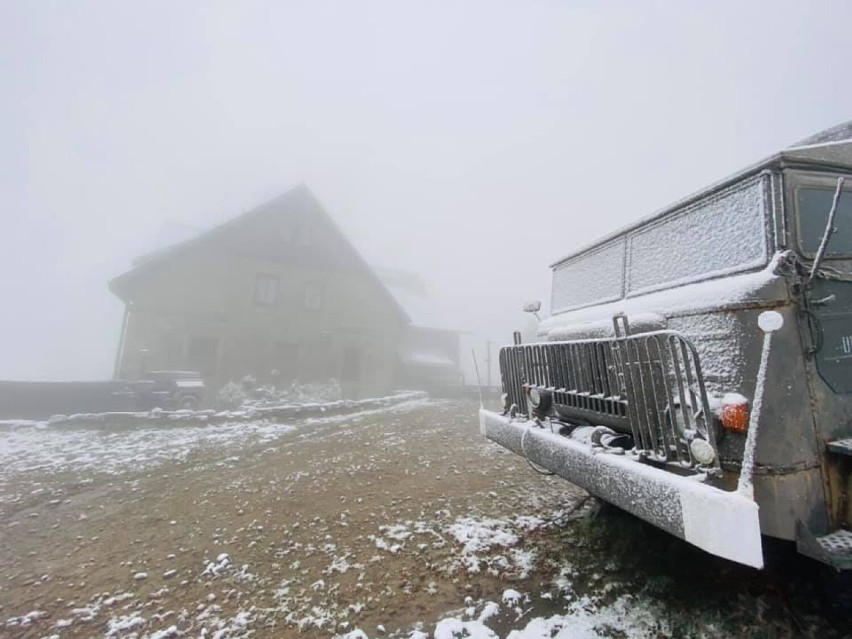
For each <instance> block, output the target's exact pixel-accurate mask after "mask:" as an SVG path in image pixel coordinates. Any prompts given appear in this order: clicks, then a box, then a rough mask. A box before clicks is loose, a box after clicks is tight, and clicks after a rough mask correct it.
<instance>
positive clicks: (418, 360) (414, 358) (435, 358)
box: [406, 351, 456, 368]
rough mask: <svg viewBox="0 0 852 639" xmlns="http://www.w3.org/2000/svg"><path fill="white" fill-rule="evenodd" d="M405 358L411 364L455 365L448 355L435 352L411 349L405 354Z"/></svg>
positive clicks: (453, 366)
mask: <svg viewBox="0 0 852 639" xmlns="http://www.w3.org/2000/svg"><path fill="white" fill-rule="evenodd" d="M406 359H407V360H408V361H409V362H411V363H412V364H422V365H424V366H450V367H452V368H455V367H456V363H455V362H454V361H453V360H451V359H450V358H449V357H447V356H446V355H441V354H439V353H435V352H426V351H412V352H411V353H408V354H407V356H406Z"/></svg>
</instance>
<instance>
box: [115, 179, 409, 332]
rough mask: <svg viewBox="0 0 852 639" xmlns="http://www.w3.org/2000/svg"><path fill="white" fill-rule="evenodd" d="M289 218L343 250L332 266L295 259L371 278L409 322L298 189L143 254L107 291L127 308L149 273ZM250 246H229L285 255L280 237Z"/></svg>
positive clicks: (258, 238)
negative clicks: (264, 221) (273, 219)
mask: <svg viewBox="0 0 852 639" xmlns="http://www.w3.org/2000/svg"><path fill="white" fill-rule="evenodd" d="M291 215H301V216H305V217H311V218H314V219H318V220H320V224H321V226H322V227H323V232H324V233H331V234H333V235H335V236H336V238H337V239H338V241H339V247H341V249H342V250H339V251H337V252H336V253H335V254H334V255H333V256H331V261H332V263H331V264H329V263H328V262H329V260H328V259H326V258H327V257H328V256H322V255H319V256H318V255H316V252H315V251H313V250H305V247H301V248H299V247H294V248H292V249H290V250H291V251H292V252H293V253H296V252H297V251H301V253H300V254H299V255H298V256H295V257H297V258H298V259H303V258H304V259H311V260H313V261H314V262H315V264H317V265H324V266H336V267H338V268H347V269H353V268H354V269H355V270H357V271H358V272H360V273H362V274H363V275H365V276H366V277H367V278H369V279H370V280H371V281H372V282H373V283H374V284H375V285H376V287H377V288H378V289H379V290H380V291H381V292H382V294H383V295H384V296H385V297H386V298H387V300H388V301H389V302H390V304H391V306H392V307H393V308H394V310H395V311H396V312H397V313H398V315H399V316H400V319H401V320H402V321H403V323H405V324H408V323H410V322H411V319H410V317H409V316H408V314H407V313H406V311H405V309H404V308H403V307H402V306H401V305H400V303H399V301H398V300H397V299H396V298H395V297H394V296H393V294H392V293H391V292H390V291H389V290H388V288H387V286H385V284H384V283H383V282H382V281H381V280H380V279H379V278H378V277H377V276H376V274H375V272H374V271H373V269H372V268H370V266H369V264H368V263H367V262H366V260H364V258H363V257H362V256H361V254H360V253H359V252H358V250H357V249H356V248H355V247H354V246H353V245H352V243H351V242H350V241H349V239H348V238H347V237H346V236H345V234H344V233H343V232H342V231H341V230H340V227H338V226H337V224H336V223H335V222H334V220H333V219H332V218H331V216H330V215H329V214H328V213H327V212H326V211H325V209H324V208H323V207H322V205H321V204H320V203H319V201H318V200H317V199H316V197H315V196H314V194H313V193H312V192H311V191H310V189H309V188H308V187H307V186H306V185H304V184H300V185H299V186H296V187H295V188H292V189H290V190H289V191H287V192H285V193H283V194H281V195H279V196H278V197H276V198H273V199H271V200H269V201H268V202H264V203H263V204H261V205H260V206H257V207H255V208H253V209H250V210H249V211H246V212H245V213H243V214H241V215H238V216H237V217H235V218H232V219H231V220H228V221H227V222H225V223H223V224H220V225H218V226H215V227H213V228H211V229H208V230H206V231H202V232H199V233H197V234H195V235H193V236H191V237H189V238H188V239H185V240H182V241H178V242H175V243H172V244H169V245H167V246H165V247H163V248H158V249H155V250H153V251H151V252H149V253H145V254H144V255H141V256H139V257H137V258H136V259H134V260H133V266H132V267H131V268H130V269H129V270H127V271H125V272H124V273H122V274H121V275H118V276H117V277H115V278H113V279H112V280H110V282H109V289H110V291H112V292H113V293H114V294H115V295H117V296H118V297H120V298H121V299H122V300H124V301H125V302H127V301H129V300H130V299H131V298H132V292H133V289H134V286H135V284H136V283H137V282H138V281H139V280H140V279H141V278H143V277H144V276H145V275H147V274H148V273H149V272H151V271H153V270H156V269H159V268H163V267H167V266H168V264H169V263H170V262H171V261H172V260H174V259H176V258H178V257H180V256H182V255H184V254H186V253H187V252H189V251H192V250H195V249H197V248H204V247H207V246H216V247H217V249H221V247H222V246H225V247H226V248H227V247H229V245H228V239H229V238H231V237H232V236H235V235H236V234H237V233H238V232H244V231H246V230H249V229H251V227H252V226H253V222H255V221H256V220H258V219H260V218H263V217H267V216H277V217H281V218H282V219H283V218H285V217H288V216H291ZM250 237H251V240H252V244H253V245H252V246H251V247H242V246H239V247H238V246H236V245H231V246H230V248H234V249H235V250H237V251H241V252H249V253H250V254H252V255H254V256H256V257H260V258H265V259H280V258H282V257H286V254H285V252H283V251H282V250H281V248H282V241H281V237H280V236H277V237H276V236H270V234H268V233H262V234H261V233H258V234H256V235H254V236H250Z"/></svg>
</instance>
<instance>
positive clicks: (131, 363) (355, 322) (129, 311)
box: [109, 185, 460, 398]
mask: <svg viewBox="0 0 852 639" xmlns="http://www.w3.org/2000/svg"><path fill="white" fill-rule="evenodd" d="M109 288H110V291H112V292H113V293H114V294H115V295H117V296H118V297H119V298H120V299H121V300H122V301H123V302H124V303H125V314H124V321H123V326H122V331H121V337H120V341H119V346H118V353H117V356H116V365H115V376H116V378H124V379H134V378H138V377H140V376H141V375H142V374H143V373H144V372H146V371H148V370H175V369H188V370H197V371H200V372H201V373H202V375H203V377H204V379H205V382H206V383H207V385H208V386H209V387H210V388H212V389H218V388H220V387H221V386H222V385H224V384H225V383H226V382H228V381H230V380H235V381H236V380H240V379H242V378H243V377H244V376H246V375H253V376H255V377H256V378H257V379H258V380H259V381H262V382H272V383H276V384H285V383H289V381H292V380H294V379H298V380H300V381H321V380H326V379H329V378H336V379H338V380H339V381H340V384H341V388H342V391H343V394H344V396H345V397H351V398H358V397H369V396H378V395H382V394H386V393H387V392H389V391H390V390H391V389H393V388H394V387H399V385H400V384H403V385H404V386H405V387H408V388H411V387H414V388H429V387H430V386H434V385H435V384H442V385H446V384H458V383H459V378H460V374H459V368H458V363H459V334H458V332H457V331H453V330H448V329H441V330H438V329H428V328H425V327H418V326H413V325H412V324H411V318H410V316H409V314H408V313H407V311H406V309H405V308H403V306H402V305H401V304H400V302H399V301H398V300H397V299H396V297H394V295H393V294H392V293H391V291H390V289H389V288H388V286H387V285H386V284H385V283H384V282H383V281H382V280H381V279H380V278H379V277H378V276H377V275H376V273H375V272H374V271H373V269H372V268H371V267H370V266H369V265H368V264H367V262H366V261H365V260H364V259H363V258H362V257H361V255H360V254H359V253H358V251H357V250H356V249H355V248H354V247H353V246H352V244H351V243H350V242H349V241H348V239H347V238H346V237H345V236H344V235H343V233H342V232H341V231H340V229H339V228H338V227H337V225H336V224H335V223H334V221H333V220H332V219H331V217H330V216H329V215H328V213H326V211H325V210H324V209H323V208H322V206H321V205H320V203H319V202H318V201H317V199H316V198H315V197H314V195H313V194H312V193H311V192H310V190H309V189H308V188H307V187H306V186H304V185H302V186H298V187H296V188H294V189H292V190H290V191H287V192H286V193H284V194H283V195H281V196H279V197H277V198H275V199H273V200H271V201H269V202H266V203H265V204H262V205H260V206H258V207H256V208H254V209H252V210H250V211H248V212H246V213H244V214H242V215H240V216H238V217H236V218H234V219H232V220H230V221H229V222H226V223H224V224H222V225H220V226H217V227H215V228H213V229H210V230H208V231H205V232H202V233H200V234H198V235H196V236H195V237H192V238H191V239H188V240H186V241H183V242H178V243H176V244H172V245H171V246H168V247H166V248H164V249H161V250H157V251H154V252H152V253H148V254H146V255H144V256H142V257H140V258H138V259H136V260H135V261H134V263H133V266H132V268H131V269H130V270H129V271H127V272H125V273H123V274H121V275H119V276H118V277H116V278H114V279H113V280H111V281H110V283H109Z"/></svg>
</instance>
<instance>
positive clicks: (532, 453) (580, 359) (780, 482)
mask: <svg viewBox="0 0 852 639" xmlns="http://www.w3.org/2000/svg"><path fill="white" fill-rule="evenodd" d="M551 268H552V271H553V287H552V295H551V313H550V317H549V318H547V319H545V320H544V321H542V322H541V323H540V325H539V330H538V337H537V341H536V342H534V343H521V339H520V335H519V333H516V335H515V340H514V342H515V343H514V344H512V345H509V346H506V347H505V348H503V349H502V350H501V351H500V370H501V375H502V384H503V407H502V411H491V410H485V409H483V410H481V411H480V415H479V419H480V427H481V431H482V433H483V434H484V435H485V436H486V437H487V438H489V439H491V440H493V441H495V442H497V443H498V444H500V445H502V446H504V447H506V448H508V449H509V450H512V451H514V452H515V453H517V454H518V455H522V456H524V457H525V458H527V460H528V461H529V463H530V464H531V465H533V467H534V468H536V469H537V470H539V471H540V472H544V473H553V474H556V475H559V476H561V477H564V478H565V479H567V480H569V481H571V482H573V483H574V484H577V485H579V486H581V487H582V488H584V489H586V490H587V491H588V492H590V493H591V494H592V495H594V496H596V497H599V498H601V499H602V500H605V501H607V502H610V503H612V504H614V505H616V506H618V507H620V508H622V509H624V510H626V511H629V512H630V513H633V514H634V515H636V516H638V517H640V518H642V519H644V520H646V521H648V522H650V523H652V524H654V525H655V526H658V527H659V528H662V529H663V530H665V531H668V532H669V533H671V534H673V535H676V536H677V537H680V538H681V539H684V540H686V541H687V542H689V543H691V544H694V545H696V546H698V547H700V548H702V549H704V550H706V551H707V552H710V553H712V554H715V555H718V556H721V557H725V558H727V559H729V560H732V561H735V562H739V563H742V564H746V565H749V566H754V567H756V568H761V567H762V566H763V562H764V558H763V536H769V537H775V538H779V539H784V540H790V541H794V542H795V543H796V546H797V548H798V550H799V551H800V552H801V553H803V554H805V555H808V556H809V557H812V558H814V559H816V560H818V561H821V562H823V563H825V564H827V565H829V566H832V567H834V568H835V569H838V570H846V569H849V568H852V532H850V527H852V512H850V503H849V495H850V489H851V488H852V486H850V468H852V464H850V462H852V122H850V123H846V124H843V125H839V126H837V127H834V128H832V129H829V130H827V131H824V132H822V133H820V134H817V135H815V136H812V137H811V138H809V139H807V140H804V141H803V142H801V143H799V144H796V145H794V146H792V147H790V148H787V149H785V150H783V151H780V152H778V153H776V154H775V155H773V156H771V157H769V158H767V159H766V160H764V161H762V162H759V163H757V164H755V165H754V166H750V167H748V168H746V169H744V170H742V171H740V172H738V173H736V174H735V175H733V176H731V177H728V178H726V179H724V180H722V181H720V182H718V183H716V184H714V185H712V186H710V187H708V188H706V189H704V190H702V191H701V192H699V193H696V194H694V195H691V196H689V197H687V198H685V199H683V200H681V201H679V202H677V203H676V204H673V205H672V206H669V207H667V208H666V209H664V210H662V211H660V212H658V213H656V214H654V215H652V216H650V217H648V218H646V219H644V220H641V221H639V222H637V223H635V224H633V225H631V226H629V227H627V228H624V229H622V230H620V231H618V232H616V233H613V234H611V235H609V236H607V237H604V238H602V239H600V240H598V241H596V242H594V243H593V244H591V245H589V246H588V247H586V248H584V249H583V250H580V251H577V252H575V253H573V254H571V255H569V256H567V257H565V258H564V259H561V260H559V261H558V262H556V263H555V264H553V265H552V266H551ZM539 307H540V304H538V303H533V304H530V305H528V307H527V308H526V309H525V310H529V311H538V310H539Z"/></svg>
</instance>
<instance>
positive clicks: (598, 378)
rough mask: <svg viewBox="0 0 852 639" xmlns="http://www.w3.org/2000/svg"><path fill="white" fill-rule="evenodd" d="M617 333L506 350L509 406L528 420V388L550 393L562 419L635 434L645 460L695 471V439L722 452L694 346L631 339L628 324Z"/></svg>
mask: <svg viewBox="0 0 852 639" xmlns="http://www.w3.org/2000/svg"><path fill="white" fill-rule="evenodd" d="M616 328H617V330H616V336H615V337H614V338H611V339H594V340H578V341H570V342H546V343H539V344H522V345H516V346H506V347H504V348H503V349H501V351H500V371H501V374H502V380H503V392H504V393H506V394H507V395H508V398H509V403H510V404H515V405H516V406H517V408H518V411H519V412H521V413H528V412H529V410H530V407H529V405H528V400H527V393H528V390H529V388H531V387H536V388H538V389H540V390H546V391H549V392H550V393H551V394H552V398H553V406H554V409H555V410H556V412H557V413H558V414H559V416H560V417H562V418H564V419H567V420H568V421H575V422H577V423H591V424H604V425H607V426H610V427H613V428H616V429H618V430H622V431H624V432H629V433H631V434H632V436H633V441H634V445H635V449H636V451H637V452H639V453H640V454H641V455H643V456H645V457H647V458H650V459H653V460H656V461H660V462H674V463H678V464H680V465H683V466H694V465H695V462H694V460H693V459H692V454H691V452H690V448H689V445H688V442H689V440H690V438H692V437H694V436H698V437H701V438H703V439H706V440H707V441H708V442H709V443H710V444H711V445H712V446H713V448H714V449H715V448H716V444H715V437H714V433H713V432H712V422H711V420H710V419H709V416H710V408H709V404H708V401H707V392H706V390H705V387H704V378H703V376H702V374H701V364H700V362H699V358H698V354H697V352H696V350H695V347H694V346H693V345H692V343H691V342H690V341H689V340H687V339H686V338H685V337H684V336H682V335H681V334H679V333H676V332H673V331H657V332H652V333H640V334H636V335H630V334H629V327H628V326H627V323H626V321H625V322H624V323H623V325H622V326H621V327H619V326H618V325H617V326H616Z"/></svg>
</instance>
